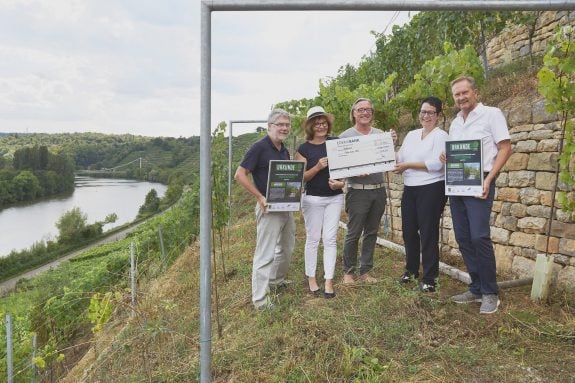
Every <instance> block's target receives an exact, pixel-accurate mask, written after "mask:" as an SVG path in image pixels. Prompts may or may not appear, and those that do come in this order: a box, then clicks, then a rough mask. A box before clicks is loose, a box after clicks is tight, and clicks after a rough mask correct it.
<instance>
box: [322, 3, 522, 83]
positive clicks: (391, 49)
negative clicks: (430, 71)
mask: <svg viewBox="0 0 575 383" xmlns="http://www.w3.org/2000/svg"><path fill="white" fill-rule="evenodd" d="M520 15H522V13H518V12H477V11H475V12H460V11H441V12H421V13H418V14H417V15H415V16H414V17H413V18H412V19H411V21H410V22H409V23H408V24H405V25H403V26H401V27H399V26H394V27H393V29H392V33H391V35H388V36H386V35H384V34H380V33H376V32H373V33H374V35H375V36H376V51H375V53H374V54H372V55H370V56H367V57H364V59H363V60H362V61H361V63H360V64H359V65H358V67H357V68H354V67H353V66H351V65H349V64H348V65H345V66H342V67H341V68H340V70H339V73H338V76H337V77H336V78H335V79H333V80H332V81H330V82H333V83H336V84H338V85H339V86H342V87H347V88H349V89H351V90H354V89H356V88H358V87H359V86H361V85H362V84H370V83H372V82H373V81H376V82H383V81H385V79H386V78H388V77H389V76H390V75H391V74H392V73H398V74H399V77H398V78H397V80H396V82H395V84H394V93H397V92H399V91H401V90H402V89H404V88H405V87H407V86H409V84H410V83H411V81H412V79H413V76H414V75H415V74H416V73H417V72H419V71H420V69H421V67H422V66H423V64H424V63H425V62H426V61H428V60H431V59H432V58H434V57H436V56H438V55H441V54H442V53H443V50H444V48H443V46H444V44H445V43H446V42H447V43H450V44H451V45H452V46H453V47H454V48H455V49H457V50H459V49H463V48H464V47H465V46H466V45H471V46H472V47H473V48H474V49H475V51H476V52H483V51H484V48H485V46H486V42H487V41H489V40H490V39H491V38H493V37H494V36H495V35H497V33H499V32H500V31H501V30H502V29H503V28H504V27H505V26H506V25H508V24H509V23H513V22H515V21H516V19H517V18H518V17H520ZM407 52H409V54H406V53H407Z"/></svg>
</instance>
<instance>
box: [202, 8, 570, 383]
mask: <svg viewBox="0 0 575 383" xmlns="http://www.w3.org/2000/svg"><path fill="white" fill-rule="evenodd" d="M574 7H575V0H476V1H469V0H289V1H288V0H242V1H239V0H202V2H201V49H200V52H201V60H200V62H201V65H200V67H201V71H200V73H201V92H200V114H201V118H200V382H201V383H208V382H210V381H211V375H210V370H211V322H210V313H211V302H210V297H211V263H210V256H211V251H212V242H211V235H210V231H211V227H212V225H211V217H212V206H211V185H210V165H211V161H212V158H211V157H212V153H211V147H210V143H211V131H210V124H211V91H212V88H211V80H212V74H211V54H212V50H211V22H212V21H211V13H212V11H282V10H284V11H322V10H323V11H442V10H454V11H460V10H466V11H472V10H481V11H487V10H491V11H497V10H517V11H537V10H557V11H559V10H572V9H573V8H574Z"/></svg>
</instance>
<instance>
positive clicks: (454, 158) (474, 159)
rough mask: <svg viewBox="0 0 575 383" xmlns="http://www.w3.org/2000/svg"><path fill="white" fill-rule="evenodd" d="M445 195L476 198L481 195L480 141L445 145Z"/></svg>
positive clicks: (454, 142)
mask: <svg viewBox="0 0 575 383" xmlns="http://www.w3.org/2000/svg"><path fill="white" fill-rule="evenodd" d="M445 158H446V163H445V195H448V196H471V197H478V196H481V194H483V150H482V143H481V140H462V141H447V142H446V143H445Z"/></svg>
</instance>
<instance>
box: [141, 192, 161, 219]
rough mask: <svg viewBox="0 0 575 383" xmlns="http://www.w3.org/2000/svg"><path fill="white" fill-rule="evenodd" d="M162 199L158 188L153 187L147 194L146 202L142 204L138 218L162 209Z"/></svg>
mask: <svg viewBox="0 0 575 383" xmlns="http://www.w3.org/2000/svg"><path fill="white" fill-rule="evenodd" d="M160 202H161V199H160V197H158V192H157V191H156V189H152V190H150V191H149V192H148V194H146V199H145V201H144V204H143V205H142V206H140V210H139V211H138V218H144V217H148V216H150V215H152V214H155V213H157V212H159V211H160Z"/></svg>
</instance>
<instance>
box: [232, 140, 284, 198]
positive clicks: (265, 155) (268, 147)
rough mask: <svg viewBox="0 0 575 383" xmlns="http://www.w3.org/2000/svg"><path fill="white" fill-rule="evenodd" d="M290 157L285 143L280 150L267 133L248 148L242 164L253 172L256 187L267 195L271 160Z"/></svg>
mask: <svg viewBox="0 0 575 383" xmlns="http://www.w3.org/2000/svg"><path fill="white" fill-rule="evenodd" d="M289 159H290V158H289V152H288V150H287V149H286V147H285V146H284V144H283V143H282V145H281V148H280V150H277V148H276V147H275V145H274V144H273V142H272V140H271V139H270V137H269V136H268V135H266V136H265V137H264V138H262V139H261V140H259V141H257V142H256V143H255V144H253V145H252V146H251V147H250V148H249V149H248V151H247V153H246V155H245V156H244V159H243V160H242V163H241V164H240V166H241V167H242V168H244V169H247V170H249V171H250V173H252V177H253V178H254V183H255V185H256V188H258V190H259V191H260V193H262V195H263V196H265V195H266V189H267V185H268V173H269V168H270V161H271V160H289Z"/></svg>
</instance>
